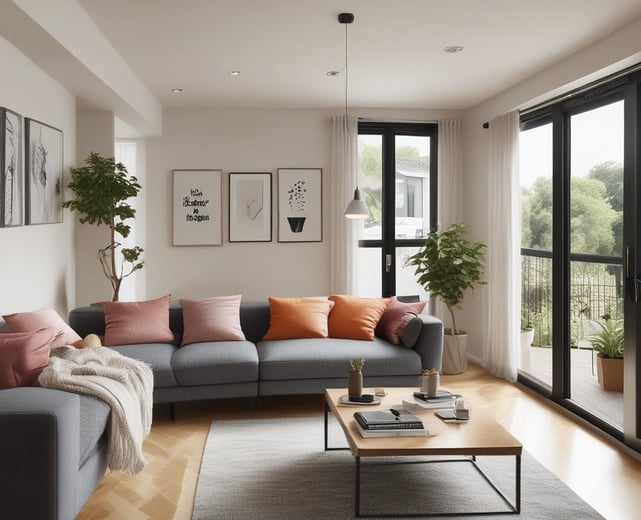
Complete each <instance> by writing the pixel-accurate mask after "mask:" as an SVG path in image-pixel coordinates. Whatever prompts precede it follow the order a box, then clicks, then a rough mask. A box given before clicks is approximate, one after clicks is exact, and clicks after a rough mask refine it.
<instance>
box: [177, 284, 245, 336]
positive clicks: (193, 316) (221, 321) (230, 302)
mask: <svg viewBox="0 0 641 520" xmlns="http://www.w3.org/2000/svg"><path fill="white" fill-rule="evenodd" d="M241 298H242V297H241V296H240V295H235V296H214V297H212V298H202V299H196V300H190V299H186V298H182V299H180V300H179V301H180V306H181V307H182V309H183V323H184V326H185V327H184V332H183V340H182V345H189V344H190V343H199V342H201V341H242V340H244V339H245V334H244V333H243V329H242V328H241V327H240V300H241Z"/></svg>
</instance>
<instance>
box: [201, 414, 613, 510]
mask: <svg viewBox="0 0 641 520" xmlns="http://www.w3.org/2000/svg"><path fill="white" fill-rule="evenodd" d="M329 445H330V446H331V447H337V446H346V443H345V438H344V436H343V435H342V431H341V429H340V426H338V423H336V421H335V419H334V418H333V417H331V416H330V442H329ZM361 460H362V463H361V515H363V516H365V517H366V516H367V515H368V514H370V513H371V514H387V515H390V514H391V515H399V516H400V515H403V514H413V513H416V512H426V511H427V512H430V513H432V512H434V513H436V512H439V513H446V514H447V513H450V516H449V518H458V516H451V513H452V512H461V511H471V510H472V511H508V507H507V506H506V505H505V502H503V500H502V499H501V498H500V497H499V496H498V495H497V494H496V493H495V491H494V490H493V489H492V488H491V487H490V486H489V485H488V484H487V483H486V482H485V480H483V478H482V477H481V476H480V475H479V473H478V472H477V471H476V469H474V467H473V465H472V464H471V463H468V462H442V463H438V464H420V463H418V462H419V461H424V460H425V458H411V459H410V458H408V457H403V458H384V459H378V458H377V459H361ZM478 461H479V463H480V464H481V466H482V467H483V469H484V470H485V471H486V473H487V474H488V475H489V476H490V477H491V479H492V480H493V482H494V483H495V484H497V485H498V486H499V488H500V489H501V490H502V491H503V492H504V493H505V494H506V496H507V497H508V498H509V499H510V501H511V502H512V503H514V478H515V474H514V467H515V462H514V457H479V458H478ZM396 462H402V463H401V464H396ZM354 480H355V463H354V458H353V457H352V456H351V454H350V452H349V451H324V449H323V417H322V416H318V417H303V418H287V419H258V420H236V421H215V422H214V423H212V426H211V429H210V431H209V436H208V438H207V443H206V446H205V451H204V454H203V460H202V464H201V468H200V475H199V477H198V487H197V490H196V498H195V502H194V512H193V517H192V518H193V520H215V519H225V520H228V519H233V520H237V519H238V520H240V519H254V518H255V519H265V520H268V519H274V520H275V519H279V520H281V519H282V520H288V519H289V520H294V519H296V520H304V519H340V520H342V519H349V518H355V515H354ZM415 517H416V516H415ZM430 517H432V518H433V517H434V515H431V516H430ZM437 517H438V515H437ZM418 518H421V517H418ZM483 518H491V519H494V518H503V519H504V518H506V517H505V515H485V516H484V517H483ZM514 518H522V519H528V520H530V519H537V520H544V519H545V520H547V519H554V520H566V519H582V520H584V519H593V518H594V519H597V518H603V517H602V516H600V515H599V514H598V513H597V512H596V511H594V510H593V509H592V508H591V507H590V506H589V505H587V504H586V503H585V502H583V501H582V500H581V499H580V498H579V497H578V496H577V495H576V494H575V493H574V492H573V491H572V490H570V489H569V488H568V487H567V486H566V485H565V484H563V482H561V481H560V480H559V479H558V478H556V477H555V476H554V475H553V474H552V473H551V472H549V471H548V470H547V469H545V468H544V467H543V466H542V465H541V464H539V463H538V462H537V461H536V460H535V459H534V458H533V457H532V456H530V455H529V454H527V453H524V455H523V457H522V487H521V515H520V516H514Z"/></svg>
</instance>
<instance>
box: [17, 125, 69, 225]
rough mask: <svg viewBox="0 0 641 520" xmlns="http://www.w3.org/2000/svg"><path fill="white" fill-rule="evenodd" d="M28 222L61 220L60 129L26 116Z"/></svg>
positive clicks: (46, 222) (61, 160)
mask: <svg viewBox="0 0 641 520" xmlns="http://www.w3.org/2000/svg"><path fill="white" fill-rule="evenodd" d="M25 143H26V146H25V170H26V179H25V187H26V194H27V203H26V215H27V218H26V221H27V224H53V223H56V222H62V190H63V178H62V169H63V141H62V131H61V130H58V129H57V128H54V127H53V126H49V125H47V124H45V123H41V122H40V121H36V120H35V119H29V118H25Z"/></svg>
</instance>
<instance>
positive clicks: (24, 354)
mask: <svg viewBox="0 0 641 520" xmlns="http://www.w3.org/2000/svg"><path fill="white" fill-rule="evenodd" d="M59 335H60V332H59V331H58V330H57V329H53V328H43V329H39V330H33V331H29V332H7V333H4V334H0V388H15V387H18V386H31V385H33V384H34V383H35V382H36V380H37V379H38V376H39V375H40V372H42V371H43V370H44V368H45V367H46V366H47V364H48V363H49V351H50V350H51V344H52V343H53V342H54V341H55V340H56V338H58V337H59Z"/></svg>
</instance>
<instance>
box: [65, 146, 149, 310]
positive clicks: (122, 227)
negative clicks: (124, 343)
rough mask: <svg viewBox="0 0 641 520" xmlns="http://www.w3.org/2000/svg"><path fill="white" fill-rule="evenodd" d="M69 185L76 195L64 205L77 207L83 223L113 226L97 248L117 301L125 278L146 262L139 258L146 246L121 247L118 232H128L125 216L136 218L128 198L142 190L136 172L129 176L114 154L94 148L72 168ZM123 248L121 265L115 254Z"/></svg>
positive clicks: (125, 235) (76, 209) (129, 229)
mask: <svg viewBox="0 0 641 520" xmlns="http://www.w3.org/2000/svg"><path fill="white" fill-rule="evenodd" d="M70 171H71V181H70V182H69V189H70V190H71V191H72V192H73V194H74V198H73V199H70V200H66V201H65V202H63V204H62V205H63V207H65V208H69V209H70V210H71V211H75V212H77V213H78V215H79V221H80V223H82V224H94V225H97V226H100V225H101V224H105V225H106V226H108V227H109V229H110V232H111V233H110V242H109V244H108V245H107V246H105V247H104V248H102V249H99V250H98V258H99V260H100V265H101V266H102V270H103V272H104V274H105V276H106V277H107V278H108V279H109V282H110V283H111V287H112V289H113V301H118V296H119V293H120V286H121V284H122V281H123V280H124V279H125V278H126V277H127V276H129V275H131V274H133V273H134V272H136V271H138V270H139V269H142V267H143V264H144V262H143V261H141V260H139V258H140V255H141V253H142V252H143V249H142V248H140V247H138V246H134V247H131V248H121V245H122V244H121V243H120V242H118V241H117V236H118V235H120V236H121V237H123V238H126V237H128V236H129V233H130V232H131V227H130V226H129V225H127V224H125V223H124V221H125V220H127V219H131V218H134V217H135V215H136V210H135V209H134V208H132V207H131V206H130V205H129V204H128V203H127V202H126V201H127V200H128V199H130V198H131V197H135V196H137V195H138V193H139V192H140V189H141V187H140V184H138V179H136V177H134V176H129V175H128V172H127V169H126V168H125V166H124V165H123V164H122V163H116V161H115V160H114V159H113V158H105V157H102V156H101V155H100V154H98V153H95V152H92V153H91V154H90V155H89V157H88V158H87V159H85V166H83V167H81V168H71V170H70ZM119 248H120V255H121V256H122V262H121V263H120V266H118V264H117V261H116V257H117V251H118V249H119Z"/></svg>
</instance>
